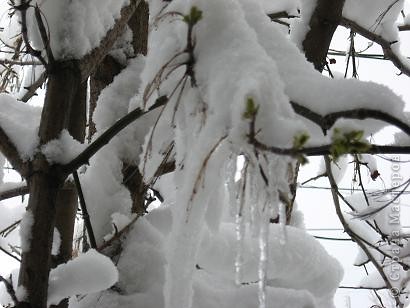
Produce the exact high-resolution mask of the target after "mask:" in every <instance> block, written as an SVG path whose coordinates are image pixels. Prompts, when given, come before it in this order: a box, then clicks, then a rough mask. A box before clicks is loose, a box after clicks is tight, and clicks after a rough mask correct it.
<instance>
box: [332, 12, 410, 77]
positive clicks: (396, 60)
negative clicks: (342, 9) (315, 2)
mask: <svg viewBox="0 0 410 308" xmlns="http://www.w3.org/2000/svg"><path fill="white" fill-rule="evenodd" d="M340 25H341V26H343V27H345V28H349V29H351V30H352V31H354V32H356V33H359V34H360V35H361V36H363V37H365V38H367V39H368V40H370V41H373V42H375V43H377V44H379V45H380V46H381V47H382V49H383V53H384V56H385V57H386V58H388V59H390V61H391V62H392V63H393V64H394V65H395V66H396V67H397V68H398V69H399V70H400V71H401V72H402V73H403V74H405V75H407V76H409V77H410V67H409V66H407V65H406V64H405V63H403V62H402V60H401V59H400V57H399V56H398V55H397V54H396V53H394V51H393V50H392V49H391V45H392V44H395V43H397V42H389V41H387V40H386V39H384V38H383V37H382V36H380V35H377V34H375V33H373V32H372V31H370V30H368V29H366V28H363V27H362V26H360V25H359V24H357V23H356V22H354V21H353V20H350V19H347V18H345V17H342V19H341V21H340Z"/></svg>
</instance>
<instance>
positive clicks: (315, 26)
mask: <svg viewBox="0 0 410 308" xmlns="http://www.w3.org/2000/svg"><path fill="white" fill-rule="evenodd" d="M344 3H345V0H333V1H329V0H318V1H317V5H316V8H315V10H314V12H313V14H312V16H311V18H310V22H309V27H310V30H309V32H308V33H307V34H306V37H305V39H304V41H303V43H302V45H303V49H304V52H305V55H306V59H307V60H308V61H309V62H312V63H313V64H314V66H315V69H317V70H318V71H320V72H321V71H323V68H324V67H325V65H326V55H327V52H328V49H329V46H330V42H331V41H332V37H333V34H334V32H335V31H336V28H337V27H338V25H339V23H340V21H341V18H342V11H343V6H344Z"/></svg>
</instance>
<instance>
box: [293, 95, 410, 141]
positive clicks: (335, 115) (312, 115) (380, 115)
mask: <svg viewBox="0 0 410 308" xmlns="http://www.w3.org/2000/svg"><path fill="white" fill-rule="evenodd" d="M290 104H291V105H292V107H293V110H294V111H295V113H297V114H298V115H300V116H302V117H304V118H306V119H308V120H310V121H312V122H314V123H315V124H317V125H318V126H320V128H321V129H322V130H323V133H324V134H325V135H326V131H327V130H329V129H330V128H331V127H332V126H333V125H334V124H335V122H336V121H337V120H338V119H341V118H345V119H357V120H364V119H375V120H380V121H383V122H386V123H389V124H391V125H393V126H396V127H397V128H399V129H401V130H402V131H403V132H405V133H406V134H407V135H409V136H410V126H409V125H408V124H406V123H404V122H403V121H401V120H399V119H398V118H396V117H394V116H392V115H390V114H388V113H386V112H383V111H380V110H375V109H367V108H357V109H351V110H343V111H336V112H332V113H329V114H326V115H324V116H322V115H320V114H319V113H317V112H315V111H312V110H311V109H309V108H307V107H305V106H302V105H299V104H298V103H295V102H290Z"/></svg>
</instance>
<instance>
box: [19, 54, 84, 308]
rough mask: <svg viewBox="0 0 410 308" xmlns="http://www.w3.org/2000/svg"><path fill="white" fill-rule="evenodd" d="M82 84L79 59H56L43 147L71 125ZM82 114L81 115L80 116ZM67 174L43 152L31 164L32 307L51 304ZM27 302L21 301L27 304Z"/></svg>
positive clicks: (26, 270)
mask: <svg viewBox="0 0 410 308" xmlns="http://www.w3.org/2000/svg"><path fill="white" fill-rule="evenodd" d="M79 86H80V72H79V69H78V62H77V61H64V62H56V63H55V64H54V67H53V70H52V71H51V72H50V73H49V80H48V85H47V93H46V98H45V101H44V107H43V111H42V115H41V122H40V129H39V137H40V146H41V145H44V144H46V143H47V142H49V141H50V140H52V139H56V138H58V137H59V136H60V133H61V131H62V130H63V129H65V128H66V129H68V128H69V127H70V118H71V117H72V114H71V112H72V111H73V112H74V111H78V109H77V108H78V106H75V105H76V96H77V93H78V89H79ZM79 117H81V115H79ZM65 178H66V174H63V173H62V172H60V169H59V166H58V165H53V166H50V165H49V163H48V162H47V160H46V158H45V157H44V155H43V154H41V153H39V154H37V155H36V157H35V158H34V160H33V161H32V162H31V163H30V172H29V175H28V177H27V182H28V185H29V194H30V198H29V203H28V208H27V210H28V211H30V212H31V213H32V215H33V220H34V223H33V225H32V227H31V232H30V234H31V239H30V243H31V245H30V247H29V249H28V250H27V251H24V252H23V255H22V262H21V267H20V276H19V286H23V287H24V288H25V289H26V291H27V297H26V298H25V301H26V302H28V303H29V304H30V305H31V308H46V307H47V291H48V276H49V271H50V268H51V247H52V242H53V232H54V227H55V219H56V212H57V210H56V208H57V196H58V194H59V190H60V189H61V187H62V185H63V183H64V180H65ZM24 305H25V304H24V303H21V304H20V306H21V307H23V306H24Z"/></svg>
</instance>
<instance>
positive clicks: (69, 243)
mask: <svg viewBox="0 0 410 308" xmlns="http://www.w3.org/2000/svg"><path fill="white" fill-rule="evenodd" d="M86 109H87V83H86V82H84V83H82V84H81V85H80V87H79V88H78V91H77V94H76V95H75V98H74V104H73V106H72V108H71V112H70V121H69V127H68V131H69V133H70V135H71V136H72V137H73V138H74V139H76V140H77V141H79V142H81V143H83V142H84V138H85V127H86V121H87V120H86ZM56 204H57V205H56V207H57V209H56V211H57V213H56V223H55V226H56V229H57V230H58V232H59V233H60V236H61V244H60V250H59V253H58V255H57V256H53V257H52V267H53V268H54V267H56V266H58V265H59V264H62V263H66V262H67V261H69V260H70V259H71V256H72V251H73V249H72V248H73V235H74V224H75V215H76V213H77V208H78V196H77V191H76V190H75V188H74V187H72V188H71V187H70V188H63V189H61V190H60V191H59V193H58V195H57V201H56ZM51 307H58V308H65V307H68V300H64V301H62V302H61V303H60V304H59V305H56V306H54V305H53V306H51Z"/></svg>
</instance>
